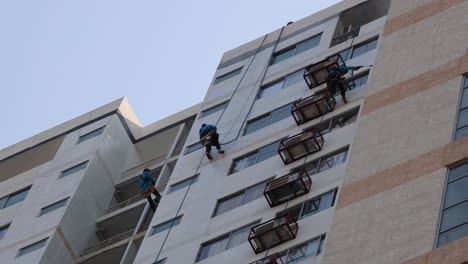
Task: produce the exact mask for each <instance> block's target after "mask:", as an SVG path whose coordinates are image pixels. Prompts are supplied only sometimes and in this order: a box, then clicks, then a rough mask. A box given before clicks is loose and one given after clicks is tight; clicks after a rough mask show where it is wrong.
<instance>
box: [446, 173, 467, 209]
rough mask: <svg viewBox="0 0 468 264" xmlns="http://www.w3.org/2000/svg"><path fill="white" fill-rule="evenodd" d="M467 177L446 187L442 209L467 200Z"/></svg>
mask: <svg viewBox="0 0 468 264" xmlns="http://www.w3.org/2000/svg"><path fill="white" fill-rule="evenodd" d="M467 190H468V177H464V178H461V179H459V180H456V181H453V182H451V183H449V184H448V185H447V192H446V194H445V201H444V208H447V207H449V206H452V205H454V204H457V203H459V202H461V201H463V200H466V199H468V191H467Z"/></svg>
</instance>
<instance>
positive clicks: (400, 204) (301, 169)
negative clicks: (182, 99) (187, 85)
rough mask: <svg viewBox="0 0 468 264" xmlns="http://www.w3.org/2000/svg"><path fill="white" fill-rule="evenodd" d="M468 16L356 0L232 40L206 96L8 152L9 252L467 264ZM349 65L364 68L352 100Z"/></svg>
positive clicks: (117, 115)
mask: <svg viewBox="0 0 468 264" xmlns="http://www.w3.org/2000/svg"><path fill="white" fill-rule="evenodd" d="M467 12H468V1H465V0H367V1H365V0H346V1H343V2H340V3H339V4H337V5H334V6H332V7H330V8H327V9H325V10H322V11H320V12H318V13H316V14H313V15H311V16H309V17H306V18H304V19H301V20H299V21H295V22H294V23H288V25H285V26H284V27H282V28H280V29H278V30H276V31H273V32H270V33H268V34H266V35H264V36H261V37H260V38H258V39H256V40H253V41H251V42H249V43H246V44H245V45H242V46H240V47H238V48H235V49H233V50H231V51H228V52H226V53H225V54H224V55H223V57H222V59H221V62H220V64H219V66H218V68H217V69H216V72H215V74H214V77H213V80H212V83H211V85H210V87H209V89H208V92H207V94H206V96H205V98H204V100H203V102H202V103H201V104H198V105H195V106H193V107H190V108H188V109H186V110H184V111H181V112H179V113H176V114H174V115H172V116H170V117H168V118H165V119H163V120H160V121H157V122H155V123H153V124H151V125H148V126H145V127H143V126H141V125H140V123H139V122H138V118H137V117H136V115H135V114H134V113H133V112H132V110H131V108H130V106H129V104H128V102H127V101H126V99H125V98H124V99H119V100H117V101H115V102H112V103H110V104H108V105H105V106H102V107H100V108H98V109H96V110H93V111H91V112H89V113H87V114H85V115H82V116H80V117H77V118H75V119H73V120H70V121H68V122H66V123H63V124H61V125H59V126H57V127H54V128H52V129H50V130H47V131H45V132H43V133H40V134H38V135H36V136H33V137H31V138H29V139H27V140H24V141H22V142H19V143H17V144H15V145H13V146H11V147H8V148H6V149H3V150H2V151H1V152H0V160H1V161H0V180H1V182H0V208H1V209H0V262H1V263H15V264H16V263H24V264H26V263H27V264H31V263H41V264H64V263H65V264H66V263H83V264H98V263H99V264H102V263H121V264H131V263H134V264H152V263H158V264H163V263H164V264H184V263H201V264H211V263H246V264H249V263H255V264H261V263H264V264H267V263H270V264H273V263H277V264H280V263H282V264H286V263H317V264H318V263H327V264H341V263H352V264H354V263H355V264H363V263H364V264H367V263H368V264H375V263H379V264H382V263H389V264H390V263H405V264H412V263H418V264H419V263H424V264H426V263H434V264H435V263H456V264H462V263H468V253H467V251H466V250H465V249H466V248H467V247H468V237H466V235H468V214H467V213H466V211H467V210H466V207H468V201H467V198H468V191H467V190H468V188H464V187H465V186H467V185H468V184H467V183H466V181H468V137H466V135H467V134H468V77H466V74H467V72H468V55H467V51H468V50H467V48H468V46H467V44H468V16H467V15H466V14H467ZM339 65H346V66H363V67H362V68H360V69H358V70H355V71H351V72H349V73H347V74H346V76H345V77H346V80H345V81H344V82H343V83H344V84H345V87H346V88H347V93H346V98H347V101H348V102H347V103H344V102H343V100H342V98H341V97H340V96H339V94H337V95H336V96H334V97H333V96H331V97H330V96H329V94H327V91H328V89H327V86H328V85H329V84H327V82H326V81H324V80H325V78H326V75H327V73H328V71H330V69H331V68H332V67H334V66H339ZM324 74H325V75H324ZM324 76H325V77H324ZM202 124H213V125H216V126H217V128H218V133H219V135H220V136H219V139H220V142H221V143H222V148H223V149H224V150H225V153H224V154H220V153H217V151H216V149H213V150H212V155H213V160H211V161H210V160H208V159H207V158H206V156H205V149H204V147H203V146H202V145H201V144H200V143H199V128H200V126H201V125H202ZM144 168H149V169H150V170H151V174H152V175H153V176H154V177H155V178H156V187H157V189H158V190H159V191H160V192H161V194H162V199H161V202H160V204H159V205H158V207H157V209H156V212H154V213H153V211H152V210H151V209H150V208H149V205H148V203H147V201H146V199H145V198H144V197H142V196H141V194H140V190H139V187H138V178H139V175H140V174H141V173H142V170H143V169H144Z"/></svg>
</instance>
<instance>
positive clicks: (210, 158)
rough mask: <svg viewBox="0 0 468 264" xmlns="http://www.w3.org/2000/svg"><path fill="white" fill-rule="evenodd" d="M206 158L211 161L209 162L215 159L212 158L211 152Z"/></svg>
mask: <svg viewBox="0 0 468 264" xmlns="http://www.w3.org/2000/svg"><path fill="white" fill-rule="evenodd" d="M206 157H207V158H208V159H209V160H212V159H213V157H212V156H211V154H210V153H209V152H207V153H206Z"/></svg>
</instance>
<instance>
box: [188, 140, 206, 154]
mask: <svg viewBox="0 0 468 264" xmlns="http://www.w3.org/2000/svg"><path fill="white" fill-rule="evenodd" d="M201 148H203V145H202V144H201V143H200V142H197V143H194V144H192V145H190V146H188V147H187V148H186V149H185V154H188V153H190V152H194V151H195V150H199V149H201Z"/></svg>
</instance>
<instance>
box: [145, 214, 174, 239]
mask: <svg viewBox="0 0 468 264" xmlns="http://www.w3.org/2000/svg"><path fill="white" fill-rule="evenodd" d="M181 219H182V216H178V217H176V218H175V219H171V220H169V221H166V222H164V223H161V224H159V225H155V226H153V228H152V230H151V235H150V236H152V235H155V234H157V233H161V232H162V231H164V230H167V229H169V228H171V225H172V227H174V226H176V225H178V224H179V223H180V220H181Z"/></svg>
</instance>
